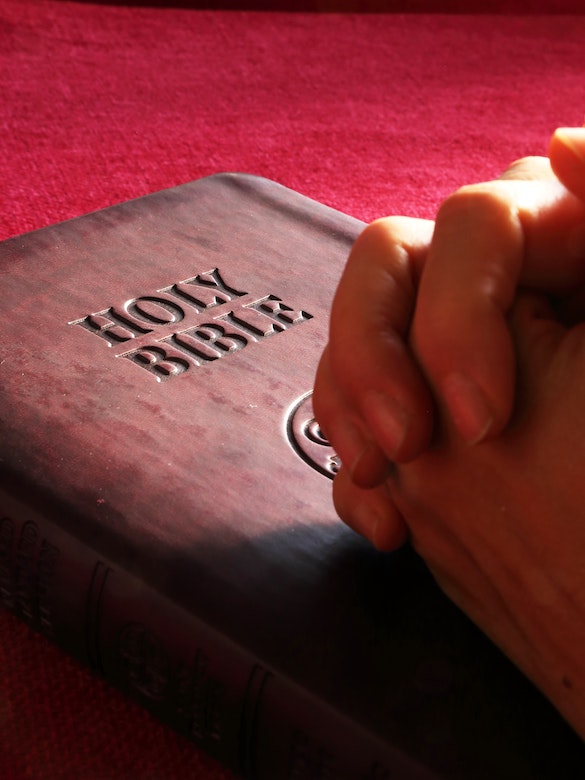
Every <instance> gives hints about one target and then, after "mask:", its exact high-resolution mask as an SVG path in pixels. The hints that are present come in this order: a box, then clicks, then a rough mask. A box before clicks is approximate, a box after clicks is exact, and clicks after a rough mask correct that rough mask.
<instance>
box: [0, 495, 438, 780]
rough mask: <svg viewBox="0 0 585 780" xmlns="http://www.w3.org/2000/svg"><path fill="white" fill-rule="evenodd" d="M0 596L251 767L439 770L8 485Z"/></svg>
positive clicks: (0, 534)
mask: <svg viewBox="0 0 585 780" xmlns="http://www.w3.org/2000/svg"><path fill="white" fill-rule="evenodd" d="M194 601H196V598H195V597H194ZM0 603H1V604H2V605H3V606H4V607H5V608H7V609H8V610H10V611H11V612H13V613H14V614H15V615H17V616H18V617H20V618H21V619H22V620H24V621H25V622H26V623H27V624H28V625H30V626H31V627H32V628H34V629H35V630H37V631H39V632H41V633H42V634H44V635H45V636H47V637H48V638H49V639H51V640H52V641H54V642H55V643H56V644H58V645H59V646H60V647H61V648H62V649H63V650H65V651H66V652H67V653H69V654H71V655H73V656H74V657H76V658H77V659H79V660H80V661H82V662H83V663H84V664H86V665H87V666H89V667H90V668H91V669H92V670H93V671H94V672H96V673H98V674H100V675H101V676H103V677H105V679H107V680H108V681H109V682H110V683H111V684H113V685H114V686H116V687H117V688H119V689H120V690H121V691H123V692H124V693H126V694H128V695H130V696H131V697H132V698H134V699H135V700H137V701H138V702H139V703H140V704H142V705H143V706H144V707H146V708H147V709H148V710H150V711H151V712H152V713H153V714H154V715H155V716H156V717H158V718H159V719H160V720H161V721H163V722H164V723H166V724H167V725H169V726H170V727H171V728H173V729H175V730H176V731H178V732H179V733H181V734H183V735H184V736H185V737H187V738H188V739H189V740H191V741H192V742H194V743H195V744H196V745H197V746H198V747H200V748H201V749H203V750H205V751H206V752H208V753H209V754H210V755H212V756H214V757H216V758H217V759H219V760H220V761H221V762H222V763H223V764H224V765H225V766H227V767H228V768H230V769H231V770H232V771H234V772H236V773H237V774H239V775H241V776H242V777H244V778H250V779H253V780H354V779H355V780H390V778H397V777H399V778H401V780H431V779H432V778H433V777H434V775H432V774H431V773H429V772H428V771H427V770H425V769H423V768H421V767H420V766H419V765H418V764H416V762H414V761H411V760H410V759H409V758H408V757H407V756H405V755H403V754H402V753H401V752H400V751H399V750H398V749H396V750H395V749H394V748H392V747H391V746H388V745H387V744H386V743H384V742H383V741H381V740H379V739H378V738H377V737H375V736H374V735H372V734H370V733H368V732H367V731H365V730H364V729H363V728H362V727H361V726H359V725H357V724H355V723H354V722H352V721H351V720H350V719H348V718H345V717H344V716H343V715H341V714H340V713H339V712H337V711H336V710H334V709H333V708H331V707H330V706H329V705H328V704H327V703H325V702H323V701H321V700H319V699H318V698H317V697H315V696H313V695H312V694H311V693H310V692H308V691H305V690H304V689H302V688H300V687H299V686H297V685H296V684H295V683H294V682H293V681H291V680H289V679H287V678H285V677H283V676H281V675H279V674H277V673H276V672H275V671H274V670H272V669H270V668H268V667H267V666H266V665H265V664H263V663H262V660H261V659H258V658H255V657H254V656H253V655H251V654H250V653H248V652H247V651H246V650H245V649H243V648H242V647H240V646H238V645H237V644H235V643H234V642H233V641H232V640H231V639H230V638H229V637H227V636H225V635H224V634H222V633H220V632H218V631H216V630H215V629H214V628H213V627H211V626H209V625H208V624H207V623H205V622H204V621H203V620H201V619H200V618H198V617H197V616H196V615H194V614H193V613H191V612H188V611H186V610H184V609H182V608H181V607H179V606H178V605H176V604H174V603H173V602H172V601H170V600H169V599H168V598H166V597H165V596H164V595H162V594H161V593H159V592H157V591H156V590H154V589H153V588H152V587H150V586H149V585H148V584H147V583H145V582H143V581H142V580H141V579H139V578H137V577H136V576H134V575H132V574H131V573H129V572H127V571H120V570H119V569H118V568H117V567H116V566H114V565H112V563H111V562H109V561H107V560H103V559H101V558H99V557H97V556H96V552H95V550H93V549H92V548H91V547H89V546H88V545H86V544H84V543H82V542H81V541H80V540H79V539H76V538H74V537H73V536H72V535H71V534H70V533H67V532H66V531H64V530H63V529H62V528H61V527H60V526H59V525H57V524H56V523H54V522H53V521H52V520H50V519H49V518H47V517H45V516H44V515H43V514H42V513H41V512H39V511H37V510H36V509H34V508H33V507H31V506H29V505H28V504H27V503H26V502H25V501H23V500H21V499H18V498H15V497H14V496H12V495H10V494H8V493H0Z"/></svg>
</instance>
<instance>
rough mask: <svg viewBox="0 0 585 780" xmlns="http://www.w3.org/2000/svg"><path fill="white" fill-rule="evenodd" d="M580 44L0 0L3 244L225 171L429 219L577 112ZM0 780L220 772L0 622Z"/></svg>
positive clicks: (545, 31) (531, 23) (472, 29)
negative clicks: (448, 198)
mask: <svg viewBox="0 0 585 780" xmlns="http://www.w3.org/2000/svg"><path fill="white" fill-rule="evenodd" d="M541 7H542V6H541ZM584 41H585V17H582V18H578V17H564V16H554V17H538V16H533V17H525V18H524V17H509V16H506V17H491V16H476V17H471V16H470V17H464V16H461V17H460V16H441V15H439V16H424V15H421V16H417V15H408V16H400V15H384V16H359V15H353V16H352V15H337V14H332V15H330V14H328V15H318V14H317V15H315V14H296V15H287V14H283V13H274V14H270V13H267V14H253V13H239V12H234V13H230V12H215V13H214V12H205V11H203V12H202V11H197V10H187V9H179V10H177V9H175V10H173V9H169V8H155V7H149V8H140V7H138V6H137V5H136V4H134V6H133V7H122V6H121V7H116V6H115V5H108V4H103V5H93V4H91V3H75V2H67V1H63V2H61V1H60V0H29V1H28V2H21V1H18V0H0V63H1V79H0V155H1V158H0V159H1V165H2V173H1V175H0V203H1V209H0V238H4V237H8V236H12V235H16V234H18V233H21V232H25V231H27V230H31V229H33V228H38V227H42V226H43V225H48V224H50V223H53V222H55V221H58V220H62V219H65V218H68V217H72V216H75V215H79V214H82V213H84V212H87V211H90V210H93V209H97V208H101V207H104V206H108V205H111V204H113V203H116V202H119V201H122V200H125V199H128V198H133V197H137V196H140V195H143V194H145V193H148V192H152V191H155V190H158V189H161V188H164V187H168V186H173V185H176V184H180V183H182V182H185V181H188V180H191V179H194V178H197V177H200V176H204V175H207V174H211V173H214V172H218V171H226V170H239V171H246V172H250V173H256V174H261V175H264V176H267V177H270V178H273V179H276V180H278V181H280V182H281V183H283V184H286V185H288V186H290V187H293V188H295V189H298V190H300V191H301V192H303V193H305V194H307V195H309V196H311V197H313V198H316V199H318V200H322V201H324V202H326V203H328V204H330V205H332V206H335V207H337V208H339V209H341V210H344V211H347V212H349V213H351V214H353V215H354V216H357V217H360V218H362V219H365V220H369V219H372V218H374V217H376V216H380V215H382V214H386V213H392V212H395V213H406V214H413V215H420V216H432V214H433V212H434V210H435V208H436V206H437V204H438V202H439V201H440V199H441V198H443V197H444V196H445V195H446V194H447V193H448V192H449V191H451V190H452V189H453V188H455V187H456V186H458V185H459V184H461V183H464V182H467V181H472V180H480V179H483V178H487V177H492V176H494V175H497V174H498V172H499V171H501V170H502V169H503V168H504V167H505V165H506V164H507V163H509V162H510V161H512V160H513V159H514V158H516V157H518V156H521V155H526V154H541V153H543V152H544V151H545V150H546V146H547V140H548V137H549V135H550V133H551V132H552V130H553V129H554V127H555V126H557V125H563V124H570V125H574V124H580V123H581V122H582V121H583V115H584V112H585V94H584V86H585V84H584V74H583V68H582V62H583V42H584ZM0 359H1V356H0ZM0 776H1V777H2V778H5V779H6V780H24V778H43V779H46V780H53V779H57V778H59V779H60V780H77V778H81V777H83V778H89V779H90V780H104V779H107V780H123V779H125V778H129V777H140V778H143V779H145V780H165V779H166V778H168V779H169V780H170V778H178V777H190V778H197V779H198V780H220V778H222V779H224V780H225V778H227V777H228V775H227V773H224V772H223V770H221V769H220V768H218V767H217V766H216V765H215V764H214V763H213V762H212V761H210V760H209V759H207V758H206V757H205V756H202V755H201V754H200V753H199V752H198V751H197V750H195V749H194V748H193V747H192V746H191V745H189V744H188V743H186V742H185V741H184V740H182V739H180V738H178V737H176V736H175V735H173V734H172V733H171V732H169V731H168V730H167V729H165V728H164V727H162V726H160V725H159V724H157V723H155V722H154V721H153V720H152V719H151V718H150V717H149V716H148V715H147V714H146V713H144V712H142V711H141V710H140V709H139V708H137V707H136V706H134V705H133V704H132V703H131V702H128V701H126V700H124V699H123V698H122V697H121V696H119V695H118V694H117V693H116V692H115V691H113V690H111V689H110V688H109V686H108V685H106V684H105V683H103V682H101V681H100V680H96V679H94V678H93V677H92V676H91V675H89V674H88V673H87V672H86V671H85V670H83V669H81V668H79V666H78V665H77V664H76V663H75V662H74V661H72V660H70V659H68V658H65V657H64V656H63V655H62V654H61V653H60V652H59V651H58V650H56V649H54V648H53V647H52V646H51V645H50V644H49V643H48V642H46V641H45V640H44V639H43V638H41V637H38V636H36V635H34V634H32V633H31V632H29V630H28V629H27V628H26V627H24V626H23V625H21V624H20V623H19V622H18V621H17V620H16V619H14V618H13V617H11V616H10V615H8V614H7V613H5V612H2V611H0Z"/></svg>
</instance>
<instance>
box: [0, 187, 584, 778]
mask: <svg viewBox="0 0 585 780" xmlns="http://www.w3.org/2000/svg"><path fill="white" fill-rule="evenodd" d="M362 227H363V225H362V223H360V222H359V221H357V220H355V219H353V218H351V217H349V216H347V215H344V214H341V213H339V212H337V211H335V210H333V209H331V208H329V207H326V206H324V205H322V204H318V203H316V202H314V201H311V200H309V199H308V198H305V197H304V196H302V195H300V194H298V193H295V192H292V191H291V190H289V189H287V188H285V187H283V186H281V185H279V184H276V183H274V182H271V181H268V180H266V179H262V178H259V177H254V176H249V175H243V174H220V175H216V176H211V177H209V178H206V179H202V180H200V181H196V182H192V183H188V184H184V185H181V186H179V187H176V188H173V189H170V190H166V191H163V192H160V193H155V194H153V195H148V196H145V197H143V198H139V199H137V200H134V201H130V202H128V203H123V204H120V205H117V206H113V207H111V208H108V209H105V210H102V211H98V212H95V213H93V214H89V215H87V216H83V217H80V218H77V219H73V220H69V221H67V222H63V223H60V224H57V225H54V226H51V227H48V228H43V229H41V230H38V231H35V232H32V233H29V234H27V235H23V236H19V237H16V238H13V239H10V240H7V241H4V242H2V243H1V244H0V273H1V274H2V297H1V302H0V310H1V329H0V601H1V603H2V604H3V606H4V607H5V608H7V609H8V610H10V611H12V612H14V613H15V614H16V615H18V616H19V617H20V618H21V619H23V620H24V621H26V622H27V623H28V624H29V625H30V626H31V627H32V628H33V629H35V630H38V631H40V632H42V633H43V634H44V635H46V636H47V637H49V638H50V639H51V640H53V641H54V642H56V643H57V644H58V645H59V646H60V647H61V648H62V649H63V651H64V652H67V653H69V654H71V655H73V656H74V657H76V658H78V659H79V660H81V661H82V662H83V663H85V664H87V665H89V666H90V667H91V668H92V669H93V670H94V671H95V672H96V673H97V674H99V675H102V676H103V677H105V678H106V679H107V680H108V681H109V682H110V683H111V684H112V685H114V686H116V687H118V688H119V689H121V690H122V691H124V692H125V693H126V694H128V695H129V696H132V697H134V698H135V699H137V700H138V701H139V702H140V703H141V704H142V705H144V706H145V707H147V708H148V709H149V710H150V711H151V712H152V713H154V714H155V716H157V717H158V718H160V719H161V720H162V721H164V722H165V723H167V724H168V725H169V727H171V728H173V729H175V730H177V731H178V732H180V733H181V734H183V735H184V736H185V737H186V738H187V739H190V740H192V741H193V742H195V743H196V744H197V745H198V746H200V747H201V748H202V749H204V750H206V751H208V752H209V753H211V754H212V755H214V756H215V757H217V758H219V759H220V760H221V761H222V762H223V763H224V764H225V765H226V766H228V767H230V768H231V769H232V770H233V771H234V772H235V773H237V774H238V775H240V776H242V777H246V778H254V779H255V780H279V779H280V778H283V780H284V779H285V778H288V779H290V780H293V779H294V780H305V779H307V780H309V779H311V778H315V779H317V778H319V779H321V778H323V779H325V778H327V779H331V780H345V779H347V780H353V778H355V779H356V780H390V778H400V780H431V779H432V778H444V779H445V780H469V778H474V780H488V778H489V779H490V780H492V778H496V777H497V778H498V780H502V779H505V778H510V779H512V778H513V780H534V779H536V778H541V779H542V780H545V779H546V778H550V779H551V780H552V778H558V777H562V778H564V780H569V779H570V778H572V777H580V776H581V775H582V771H583V770H582V767H583V766H584V765H585V764H584V763H583V761H584V752H583V747H582V744H581V741H580V740H579V739H578V738H577V737H576V736H575V735H574V733H573V732H572V731H571V729H570V728H569V727H568V726H567V725H566V724H565V723H564V722H563V721H562V719H561V718H560V717H559V716H558V715H557V714H556V713H555V712H554V710H553V709H552V708H551V707H550V706H549V704H548V703H547V702H546V701H545V700H544V699H543V698H542V696H541V695H540V694H539V693H538V692H537V691H536V690H535V689H534V688H533V687H532V685H531V684H530V683H529V682H528V681H527V680H526V679H525V678H524V677H523V676H522V675H521V674H520V673H519V672H518V671H517V670H516V669H514V668H513V667H512V665H511V664H510V663H509V662H508V661H507V659H505V658H504V657H503V655H502V654H501V653H500V652H499V651H498V650H497V649H496V648H495V647H494V646H493V645H492V644H491V643H490V642H489V641H488V640H487V639H486V638H485V637H484V636H483V635H482V634H481V632H479V631H478V630H477V629H476V628H475V626H473V625H472V624H471V622H470V621H469V620H468V619H467V618H466V617H465V616H464V615H463V614H462V613H461V612H460V611H459V610H458V609H457V608H456V607H455V606H454V605H453V604H451V603H450V602H449V601H448V600H447V599H446V598H445V596H444V595H443V594H442V593H441V592H440V590H439V589H438V588H437V586H436V585H435V583H434V581H433V580H432V578H431V576H430V574H429V572H428V571H427V569H426V568H425V566H424V564H423V562H422V561H421V560H420V559H419V558H418V557H417V556H416V554H415V553H414V552H413V551H412V550H411V549H409V548H408V547H405V548H404V549H402V550H398V551H396V552H394V553H380V552H377V551H376V550H374V549H372V548H371V547H370V546H369V544H367V543H366V542H365V541H364V540H362V539H360V538H358V537H357V536H356V535H354V534H353V533H352V532H351V531H350V530H349V529H347V528H345V527H344V526H343V525H342V524H341V523H340V522H339V521H338V520H337V519H336V517H335V513H334V510H333V506H332V502H331V480H332V478H333V476H334V474H335V472H336V469H337V467H338V460H337V457H336V455H335V453H334V452H333V451H332V450H331V448H330V446H329V444H328V442H327V441H326V439H325V438H324V436H323V434H322V432H321V431H320V429H319V426H318V424H317V423H316V421H315V420H314V417H313V413H312V409H311V387H312V382H313V377H314V373H315V369H316V366H317V362H318V359H319V356H320V353H321V351H322V349H323V347H324V345H325V341H326V337H327V335H326V334H327V319H328V311H329V307H330V303H331V299H332V296H333V292H334V289H335V286H336V282H337V279H338V278H339V275H340V273H341V270H342V268H343V265H344V262H345V259H346V257H347V254H348V251H349V247H350V246H351V243H352V242H353V240H354V239H355V237H356V236H357V234H358V233H359V231H360V230H361V229H362Z"/></svg>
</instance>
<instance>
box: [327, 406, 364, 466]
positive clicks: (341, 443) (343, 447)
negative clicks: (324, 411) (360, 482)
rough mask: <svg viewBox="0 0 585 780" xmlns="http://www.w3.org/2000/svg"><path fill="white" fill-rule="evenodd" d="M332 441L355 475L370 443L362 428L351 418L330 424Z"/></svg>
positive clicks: (345, 464) (343, 460) (345, 463)
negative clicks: (350, 419) (351, 420)
mask: <svg viewBox="0 0 585 780" xmlns="http://www.w3.org/2000/svg"><path fill="white" fill-rule="evenodd" d="M329 433H330V435H331V439H330V442H331V444H332V445H333V448H334V449H335V452H336V453H337V455H338V456H339V457H340V458H341V462H342V463H343V465H344V466H345V468H346V469H347V470H348V471H349V474H350V476H353V475H354V473H355V471H356V469H357V468H358V466H359V464H360V461H361V460H362V459H363V457H364V455H366V453H367V452H368V451H369V449H370V444H369V442H368V440H367V439H366V438H365V436H364V435H363V434H362V432H361V431H360V429H359V428H358V427H357V425H355V424H354V423H352V422H350V421H349V420H339V421H337V422H335V424H333V425H331V426H330V430H329Z"/></svg>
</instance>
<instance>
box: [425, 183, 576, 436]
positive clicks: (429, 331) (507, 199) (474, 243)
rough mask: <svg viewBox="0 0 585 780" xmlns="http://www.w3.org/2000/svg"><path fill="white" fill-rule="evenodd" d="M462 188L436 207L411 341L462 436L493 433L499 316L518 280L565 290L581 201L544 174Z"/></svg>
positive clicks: (503, 334) (505, 385) (504, 380)
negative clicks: (569, 240) (538, 177)
mask: <svg viewBox="0 0 585 780" xmlns="http://www.w3.org/2000/svg"><path fill="white" fill-rule="evenodd" d="M545 175H546V178H545V180H544V181H525V180H503V181H502V180H500V181H495V182H488V183H486V184H481V185H473V186H470V187H464V188H462V189H461V190H459V191H458V192H457V193H455V194H454V195H453V196H451V197H450V198H448V199H447V201H446V202H445V203H444V204H443V206H442V207H441V209H440V211H439V214H438V217H437V222H436V228H435V234H434V236H433V241H432V244H431V248H430V251H429V255H428V258H427V262H426V264H425V267H424V271H423V274H422V278H421V282H420V288H419V298H418V302H417V308H416V312H415V317H414V322H413V347H414V350H415V353H416V355H417V357H418V359H419V361H420V363H421V365H422V366H423V368H424V370H425V372H426V375H427V378H428V379H429V382H430V384H431V385H432V387H433V389H434V390H435V393H436V394H437V396H438V398H440V399H441V401H442V405H443V408H444V410H445V412H446V414H447V415H448V417H449V419H450V420H452V421H453V422H454V424H455V427H456V429H457V430H458V432H459V434H460V435H461V436H462V437H463V439H464V440H465V441H466V442H468V443H470V444H473V443H476V442H479V441H482V440H483V439H485V438H489V437H492V436H495V435H497V434H498V433H499V432H500V431H501V430H502V429H503V427H504V426H505V424H506V423H507V421H508V419H509V417H510V413H511V410H512V406H513V398H514V381H515V369H514V349H513V344H512V341H511V338H510V335H509V332H508V328H507V323H506V313H507V311H508V310H509V309H510V307H511V305H512V303H513V301H514V297H515V294H516V290H517V288H518V286H519V284H520V283H522V284H530V285H532V286H535V287H537V288H539V289H543V290H545V291H546V292H551V293H560V292H565V291H566V290H567V289H570V288H571V287H572V286H575V285H576V284H578V283H582V281H583V279H584V275H585V267H584V263H583V262H582V259H580V258H578V257H577V256H576V255H575V253H574V247H571V246H569V245H568V243H567V241H566V235H567V232H570V230H572V229H574V228H576V227H577V226H578V225H580V224H582V223H583V222H584V221H585V207H584V204H583V203H581V202H579V201H578V199H577V198H575V196H573V195H571V194H570V193H568V192H567V191H566V189H565V188H564V187H562V185H560V184H559V183H558V182H556V181H553V180H551V179H550V176H549V175H548V174H546V173H545Z"/></svg>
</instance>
